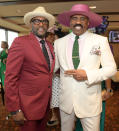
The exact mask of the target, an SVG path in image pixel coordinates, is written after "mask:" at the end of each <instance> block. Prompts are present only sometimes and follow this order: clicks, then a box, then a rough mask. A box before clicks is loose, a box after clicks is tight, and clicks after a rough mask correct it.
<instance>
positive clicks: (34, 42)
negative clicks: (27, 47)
mask: <svg viewBox="0 0 119 131" xmlns="http://www.w3.org/2000/svg"><path fill="white" fill-rule="evenodd" d="M29 38H30V43H31V44H32V47H33V48H34V49H35V50H36V51H37V54H38V55H39V57H40V58H41V59H42V61H43V62H44V63H45V65H46V66H47V69H48V64H47V62H46V60H45V57H44V55H43V53H42V49H41V47H40V43H39V41H38V40H37V38H36V37H35V36H34V35H33V34H32V33H30V35H29ZM48 70H49V69H48Z"/></svg>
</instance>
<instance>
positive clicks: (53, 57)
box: [47, 42, 55, 72]
mask: <svg viewBox="0 0 119 131" xmlns="http://www.w3.org/2000/svg"><path fill="white" fill-rule="evenodd" d="M47 44H48V46H49V49H50V52H51V55H52V59H53V62H52V66H51V70H50V72H52V71H53V69H54V65H55V55H54V48H53V46H52V44H51V43H49V42H47Z"/></svg>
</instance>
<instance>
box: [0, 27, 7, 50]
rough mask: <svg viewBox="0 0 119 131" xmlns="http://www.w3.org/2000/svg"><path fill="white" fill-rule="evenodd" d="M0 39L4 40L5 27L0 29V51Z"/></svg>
mask: <svg viewBox="0 0 119 131" xmlns="http://www.w3.org/2000/svg"><path fill="white" fill-rule="evenodd" d="M1 41H6V36H5V29H0V51H1V50H2V48H1Z"/></svg>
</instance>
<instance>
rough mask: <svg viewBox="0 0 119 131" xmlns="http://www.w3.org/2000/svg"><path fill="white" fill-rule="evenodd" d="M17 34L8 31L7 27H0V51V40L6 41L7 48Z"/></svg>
mask: <svg viewBox="0 0 119 131" xmlns="http://www.w3.org/2000/svg"><path fill="white" fill-rule="evenodd" d="M17 36H18V33H17V32H14V31H10V30H7V29H0V52H1V51H2V48H1V41H7V42H8V45H9V48H10V46H11V44H12V42H13V40H14V39H15V38H16V37H17Z"/></svg>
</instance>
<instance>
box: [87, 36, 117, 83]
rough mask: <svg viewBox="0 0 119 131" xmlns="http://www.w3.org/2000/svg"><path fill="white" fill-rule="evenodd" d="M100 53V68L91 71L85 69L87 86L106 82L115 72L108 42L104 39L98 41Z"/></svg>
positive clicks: (114, 64)
mask: <svg viewBox="0 0 119 131" xmlns="http://www.w3.org/2000/svg"><path fill="white" fill-rule="evenodd" d="M100 51H101V56H100V62H101V66H102V67H101V68H99V69H92V70H88V69H85V71H86V74H87V77H88V80H87V81H86V83H87V84H89V85H91V84H94V83H98V82H100V81H103V80H106V79H108V78H110V77H112V76H113V75H114V74H115V73H116V72H117V68H116V63H115V60H114V57H113V55H112V52H111V49H110V47H109V43H108V40H107V38H105V37H104V38H103V39H102V40H101V39H100Z"/></svg>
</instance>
